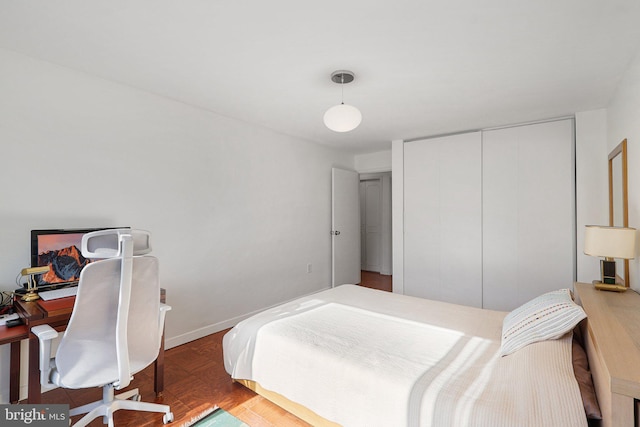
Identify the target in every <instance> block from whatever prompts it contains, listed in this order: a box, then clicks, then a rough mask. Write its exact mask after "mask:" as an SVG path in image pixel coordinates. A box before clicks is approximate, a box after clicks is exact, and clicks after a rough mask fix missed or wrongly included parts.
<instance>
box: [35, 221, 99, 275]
mask: <svg viewBox="0 0 640 427" xmlns="http://www.w3.org/2000/svg"><path fill="white" fill-rule="evenodd" d="M83 234H84V233H67V234H42V235H39V236H38V266H45V265H48V266H49V267H50V268H49V271H48V272H47V273H45V274H41V275H40V276H36V277H37V280H38V285H53V284H60V283H68V282H77V281H78V280H80V272H81V271H82V269H83V268H84V267H85V266H86V265H87V264H89V263H90V262H91V260H89V259H87V258H85V257H83V256H82V253H81V252H80V244H81V242H82V235H83Z"/></svg>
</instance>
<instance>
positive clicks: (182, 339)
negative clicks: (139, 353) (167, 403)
mask: <svg viewBox="0 0 640 427" xmlns="http://www.w3.org/2000/svg"><path fill="white" fill-rule="evenodd" d="M327 289H329V287H326V288H323V289H319V290H317V291H313V292H310V293H308V294H305V295H300V296H297V297H295V298H291V299H290V300H288V301H283V302H280V303H277V304H273V305H271V306H269V307H264V308H261V309H258V310H255V311H252V312H250V313H246V314H243V315H241V316H237V317H233V318H231V319H227V320H223V321H222V322H218V323H214V324H213V325H207V326H204V327H202V328H198V329H196V330H194V331H190V332H187V333H184V334H182V335H178V336H175V337H171V338H166V339H165V341H164V347H165V349H170V348H173V347H177V346H179V345H182V344H186V343H188V342H191V341H195V340H197V339H200V338H203V337H206V336H207V335H211V334H215V333H216V332H220V331H223V330H225V329H229V328H232V327H234V326H235V325H237V324H238V323H240V322H242V321H243V320H245V319H248V318H249V317H251V316H253V315H254V314H258V313H261V312H263V311H265V310H268V309H270V308H273V307H277V306H279V305H281V304H285V303H287V302H289V301H293V300H295V299H298V298H302V297H305V296H308V295H313V294H315V293H318V292H322V291H325V290H327Z"/></svg>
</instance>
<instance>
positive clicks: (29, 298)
mask: <svg viewBox="0 0 640 427" xmlns="http://www.w3.org/2000/svg"><path fill="white" fill-rule="evenodd" d="M39 299H40V295H38V294H37V293H36V292H35V291H33V290H30V291H29V292H27V293H26V294H24V296H23V297H22V301H27V302H30V301H35V300H39Z"/></svg>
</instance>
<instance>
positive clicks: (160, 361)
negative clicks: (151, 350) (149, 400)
mask: <svg viewBox="0 0 640 427" xmlns="http://www.w3.org/2000/svg"><path fill="white" fill-rule="evenodd" d="M153 370H154V374H155V381H154V385H153V389H154V390H155V392H156V397H162V392H163V391H164V331H163V332H162V338H161V339H160V352H159V353H158V358H157V359H156V361H155V364H154V365H153Z"/></svg>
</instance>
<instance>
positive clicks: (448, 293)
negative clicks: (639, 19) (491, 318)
mask: <svg viewBox="0 0 640 427" xmlns="http://www.w3.org/2000/svg"><path fill="white" fill-rule="evenodd" d="M573 129H574V124H573V119H563V120H557V121H552V122H545V123H537V124H530V125H523V126H514V127H508V128H501V129H495V130H487V131H480V132H470V133H465V134H459V135H452V136H444V137H438V138H430V139H424V140H419V141H412V142H407V143H404V144H403V157H404V163H403V178H404V207H403V212H404V225H403V230H404V236H403V241H404V262H403V264H404V279H403V280H404V293H405V294H408V295H414V296H420V297H424V298H431V299H437V300H441V301H448V302H453V303H457V304H464V305H471V306H476V307H483V308H489V309H495V310H505V311H508V310H512V309H513V308H515V307H517V306H518V305H520V304H522V303H523V302H526V301H527V300H529V299H531V298H533V297H535V296H537V295H540V294H541V293H544V292H546V291H550V290H554V289H559V288H562V287H571V285H572V283H573V281H574V277H575V225H574V223H575V213H574V212H575V191H574V186H575V184H574V182H575V167H574V132H573Z"/></svg>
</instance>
